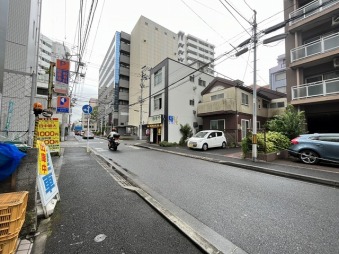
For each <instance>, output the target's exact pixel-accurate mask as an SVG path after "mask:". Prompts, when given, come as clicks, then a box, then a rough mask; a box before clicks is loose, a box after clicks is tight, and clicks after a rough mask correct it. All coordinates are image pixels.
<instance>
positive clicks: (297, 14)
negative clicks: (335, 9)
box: [289, 0, 339, 25]
mask: <svg viewBox="0 0 339 254" xmlns="http://www.w3.org/2000/svg"><path fill="white" fill-rule="evenodd" d="M338 2H339V0H315V1H313V2H310V3H309V4H307V5H304V6H303V7H301V8H299V9H297V10H295V11H293V12H291V13H290V14H289V16H290V25H293V24H295V23H297V22H299V21H300V20H303V19H305V18H307V17H309V16H312V15H314V14H316V13H318V12H321V11H323V10H325V9H327V8H329V7H331V6H333V5H335V4H336V3H338Z"/></svg>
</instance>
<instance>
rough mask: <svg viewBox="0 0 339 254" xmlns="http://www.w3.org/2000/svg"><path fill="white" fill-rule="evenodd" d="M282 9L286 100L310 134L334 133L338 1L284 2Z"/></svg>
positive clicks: (338, 115)
mask: <svg viewBox="0 0 339 254" xmlns="http://www.w3.org/2000/svg"><path fill="white" fill-rule="evenodd" d="M291 6H292V7H293V10H292V11H291V8H290V7H291ZM284 10H285V19H286V20H288V19H289V23H288V24H287V25H286V32H288V36H287V38H286V41H285V47H286V66H287V69H286V76H287V96H288V97H287V98H288V101H289V102H290V103H291V104H292V105H294V106H296V107H298V108H299V109H300V110H304V111H305V114H306V119H307V127H308V131H309V132H310V133H313V132H319V133H321V132H338V120H337V119H339V69H338V68H339V0H333V1H324V0H315V1H309V0H294V1H290V0H284Z"/></svg>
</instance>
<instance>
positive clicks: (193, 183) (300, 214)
mask: <svg viewBox="0 0 339 254" xmlns="http://www.w3.org/2000/svg"><path fill="white" fill-rule="evenodd" d="M91 147H93V149H95V150H96V151H97V152H99V153H100V154H101V155H103V156H106V157H110V158H111V159H112V160H113V161H115V162H116V163H118V164H119V165H121V166H122V167H123V168H125V169H126V170H128V171H129V172H132V173H133V174H135V175H137V176H138V177H139V178H140V180H141V181H142V182H144V183H145V184H146V185H147V186H149V187H150V188H152V189H153V190H154V191H156V192H158V193H159V194H161V195H162V196H164V197H165V198H166V199H168V200H170V201H171V202H173V203H174V204H175V205H177V206H178V207H180V208H181V209H183V210H185V211H186V212H187V213H189V214H191V215H192V216H193V217H195V218H197V219H198V220H200V221H201V222H202V223H204V224H205V225H207V226H208V227H210V228H211V229H213V230H214V231H215V232H217V233H219V234H220V235H222V236H223V237H225V238H226V239H228V240H230V241H231V242H233V243H234V244H236V245H237V246H239V247H240V248H242V249H243V250H245V251H247V252H248V253H338V249H339V239H338V235H339V190H338V189H335V188H330V187H325V186H321V185H317V184H311V183H305V182H302V181H298V180H293V179H287V178H282V177H277V176H272V175H267V174H262V173H258V172H254V171H248V170H244V169H240V168H234V167H230V166H226V165H220V164H215V163H210V162H207V161H201V160H196V159H192V158H186V157H181V156H176V155H172V154H166V153H161V152H156V151H151V150H147V149H142V148H135V147H133V146H131V145H129V142H123V143H122V144H121V146H120V147H119V149H118V151H117V152H112V151H108V150H107V148H106V142H104V141H102V140H94V141H92V142H91Z"/></svg>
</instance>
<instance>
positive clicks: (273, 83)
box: [269, 55, 286, 93]
mask: <svg viewBox="0 0 339 254" xmlns="http://www.w3.org/2000/svg"><path fill="white" fill-rule="evenodd" d="M277 63H278V64H277V66H275V67H273V68H271V69H270V70H269V75H270V76H269V79H270V89H272V90H274V91H278V92H281V93H286V58H285V55H280V56H278V58H277Z"/></svg>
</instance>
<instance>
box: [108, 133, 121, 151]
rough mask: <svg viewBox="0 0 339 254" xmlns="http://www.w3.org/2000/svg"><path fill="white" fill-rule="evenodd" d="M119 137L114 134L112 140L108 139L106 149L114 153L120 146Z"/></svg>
mask: <svg viewBox="0 0 339 254" xmlns="http://www.w3.org/2000/svg"><path fill="white" fill-rule="evenodd" d="M119 138H120V135H118V134H114V135H113V137H112V138H108V149H109V150H113V151H116V150H117V149H118V146H119V145H120V139H119Z"/></svg>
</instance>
